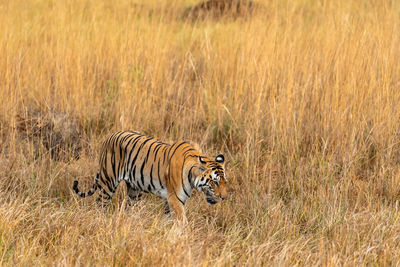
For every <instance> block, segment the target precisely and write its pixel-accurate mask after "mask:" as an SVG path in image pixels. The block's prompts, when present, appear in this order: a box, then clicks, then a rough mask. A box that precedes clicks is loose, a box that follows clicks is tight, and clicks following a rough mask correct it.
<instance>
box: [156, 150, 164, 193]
mask: <svg viewBox="0 0 400 267" xmlns="http://www.w3.org/2000/svg"><path fill="white" fill-rule="evenodd" d="M160 160H161V158H159V159H158V163H157V165H158V166H157V168H158V169H157V175H158V183H159V184H160V186H161V188H162V189H164V186H163V184H162V183H161V176H160Z"/></svg>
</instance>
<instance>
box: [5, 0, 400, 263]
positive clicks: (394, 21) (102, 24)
mask: <svg viewBox="0 0 400 267" xmlns="http://www.w3.org/2000/svg"><path fill="white" fill-rule="evenodd" d="M195 2H196V1H191V2H187V1H183V0H174V1H164V0H152V1H132V0H118V1H104V0H71V1H55V0H29V1H27V0H12V1H7V0H2V1H0V13H1V14H2V15H1V16H0V55H1V60H0V98H1V105H0V166H1V168H0V265H9V266H12V265H15V264H20V265H25V266H33V265H67V266H69V265H87V266H92V265H93V264H94V265H106V266H110V265H121V266H124V265H133V264H136V265H153V264H161V265H181V264H183V265H203V264H204V265H210V266H214V265H217V266H218V265H219V266H221V265H249V266H253V265H264V264H273V265H306V266H309V265H311V264H313V265H317V264H318V265H319V264H320V265H358V264H361V265H365V264H371V265H372V264H376V265H398V264H400V254H399V253H398V252H399V245H400V221H399V217H400V210H399V200H400V185H399V182H400V173H399V166H400V61H399V58H400V49H399V47H400V34H399V33H400V16H399V14H400V2H399V1H389V0H387V1H383V0H378V1H369V0H365V1H357V0H352V1H348V0H338V1H318V0H315V1H305V0H294V1H286V0H284V1H280V0H279V1H278V0H270V1H264V2H261V4H262V5H263V6H265V9H263V11H262V13H261V14H254V15H253V16H248V17H241V18H238V19H230V18H229V17H225V18H223V19H221V20H209V21H207V20H206V21H198V22H192V21H185V20H183V19H182V12H183V11H184V10H185V9H186V8H187V7H188V6H190V5H192V4H194V3H195ZM32 110H41V112H42V113H43V114H46V112H48V111H51V110H57V111H58V112H62V113H63V114H70V115H71V117H74V118H77V123H78V124H79V127H80V129H83V134H82V138H84V139H85V140H89V144H90V146H89V147H88V148H87V149H85V150H83V152H82V154H81V156H80V158H79V159H78V160H74V159H73V157H72V156H71V160H70V161H68V162H63V161H55V160H54V159H52V157H51V155H50V152H49V151H47V150H46V149H45V148H43V147H42V148H38V147H37V143H35V142H33V141H32V140H27V139H25V138H24V137H23V136H22V135H21V133H20V132H19V131H18V117H19V116H22V115H24V114H30V112H31V111H32ZM44 116H45V115H44ZM120 129H136V130H139V131H141V132H144V133H146V134H150V135H153V136H157V137H159V138H161V139H163V140H166V141H168V140H172V141H174V140H178V139H189V140H194V141H196V142H198V143H200V145H201V146H202V147H203V149H204V150H205V151H208V152H209V154H212V155H215V154H216V153H217V152H223V153H224V154H225V156H226V159H227V161H228V164H227V168H228V170H229V173H228V174H229V179H230V181H231V187H230V189H231V193H230V199H229V200H228V201H225V202H224V203H221V204H218V205H216V206H215V207H209V206H207V204H206V203H205V201H204V199H203V197H202V196H200V195H199V194H195V195H194V196H193V198H192V199H191V200H190V201H189V203H188V205H187V215H188V220H189V225H188V226H187V227H186V228H185V229H182V228H179V227H177V226H176V225H174V222H173V221H171V220H170V219H168V218H165V217H163V215H162V201H160V199H158V198H156V197H153V196H147V197H145V199H144V201H142V202H141V203H139V204H138V206H137V207H136V208H135V209H134V210H131V211H125V209H124V202H123V201H122V199H123V198H122V197H123V194H124V192H123V191H124V190H119V195H118V196H119V197H118V198H117V199H116V200H115V202H114V204H115V205H114V208H112V209H110V210H109V211H107V212H103V211H101V210H99V209H98V208H97V207H96V206H95V205H94V201H93V199H88V200H85V201H81V200H79V199H77V198H76V197H75V195H74V194H73V192H72V190H71V186H72V181H73V180H74V179H79V180H80V181H82V187H85V188H88V186H89V185H90V183H91V182H92V180H93V176H94V174H95V172H96V168H97V155H98V152H99V146H100V144H101V141H102V140H103V139H104V138H105V136H106V135H107V134H109V133H111V132H113V131H115V130H120ZM38 151H39V156H38Z"/></svg>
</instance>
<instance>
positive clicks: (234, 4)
mask: <svg viewBox="0 0 400 267" xmlns="http://www.w3.org/2000/svg"><path fill="white" fill-rule="evenodd" d="M260 7H261V6H260V5H259V4H257V3H254V2H253V1H251V0H208V1H202V2H201V3H199V4H197V5H194V6H192V7H189V8H187V9H186V10H185V12H184V17H185V18H189V19H194V20H196V19H206V18H220V17H232V18H237V17H246V16H248V15H251V14H253V12H255V10H256V9H260Z"/></svg>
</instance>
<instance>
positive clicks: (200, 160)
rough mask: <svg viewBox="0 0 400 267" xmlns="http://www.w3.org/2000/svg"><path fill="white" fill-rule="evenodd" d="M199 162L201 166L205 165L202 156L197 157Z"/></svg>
mask: <svg viewBox="0 0 400 267" xmlns="http://www.w3.org/2000/svg"><path fill="white" fill-rule="evenodd" d="M199 162H200V163H201V164H206V161H205V160H204V159H203V157H202V156H199Z"/></svg>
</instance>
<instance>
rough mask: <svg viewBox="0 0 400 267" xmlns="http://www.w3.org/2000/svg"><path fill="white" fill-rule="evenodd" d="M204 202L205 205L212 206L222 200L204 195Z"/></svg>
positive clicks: (211, 195)
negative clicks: (205, 202) (205, 201)
mask: <svg viewBox="0 0 400 267" xmlns="http://www.w3.org/2000/svg"><path fill="white" fill-rule="evenodd" d="M206 200H207V203H208V204H209V205H211V206H212V205H215V204H217V203H218V202H220V201H221V200H222V199H221V198H219V197H217V196H215V195H213V194H206Z"/></svg>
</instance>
